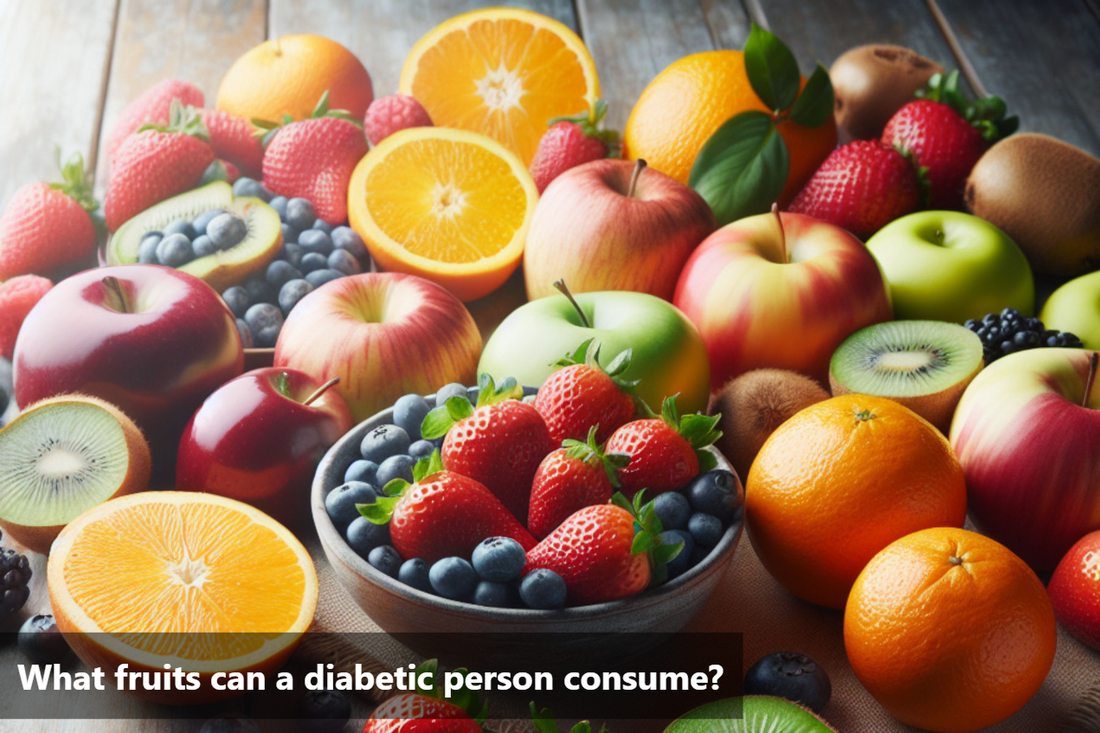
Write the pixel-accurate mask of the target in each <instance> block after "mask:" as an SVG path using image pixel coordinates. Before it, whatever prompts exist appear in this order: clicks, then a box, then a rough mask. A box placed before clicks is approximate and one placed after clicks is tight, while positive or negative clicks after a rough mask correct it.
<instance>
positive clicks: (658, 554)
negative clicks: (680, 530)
mask: <svg viewBox="0 0 1100 733" xmlns="http://www.w3.org/2000/svg"><path fill="white" fill-rule="evenodd" d="M683 550H684V542H683V540H680V541H679V542H676V543H673V544H660V545H657V546H656V547H655V548H653V564H654V565H667V564H668V563H670V562H672V561H673V560H675V559H676V556H677V555H679V554H680V553H681V552H683Z"/></svg>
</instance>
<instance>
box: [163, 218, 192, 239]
mask: <svg viewBox="0 0 1100 733" xmlns="http://www.w3.org/2000/svg"><path fill="white" fill-rule="evenodd" d="M169 234H182V235H183V236H185V237H187V238H188V239H194V238H195V228H194V227H193V226H191V222H190V221H188V220H187V219H174V220H172V221H171V222H170V223H169V224H168V226H166V227H164V236H166V237H167V236H168V235H169Z"/></svg>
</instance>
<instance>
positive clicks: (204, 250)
mask: <svg viewBox="0 0 1100 733" xmlns="http://www.w3.org/2000/svg"><path fill="white" fill-rule="evenodd" d="M191 250H192V251H193V252H194V253H195V257H196V258H198V257H206V256H208V255H212V254H214V253H215V252H217V251H218V248H217V247H215V246H214V240H212V239H211V238H210V237H208V236H206V235H205V234H200V235H199V236H197V237H195V239H194V241H192V242H191Z"/></svg>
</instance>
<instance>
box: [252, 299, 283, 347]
mask: <svg viewBox="0 0 1100 733" xmlns="http://www.w3.org/2000/svg"><path fill="white" fill-rule="evenodd" d="M244 320H245V323H247V324H248V327H249V328H251V329H252V340H253V341H255V342H256V346H258V347H260V348H261V349H264V348H270V347H272V346H274V345H275V342H276V341H277V340H278V339H279V331H281V330H282V329H283V312H282V311H281V310H279V309H278V308H277V307H275V306H273V305H271V303H257V304H256V305H254V306H252V307H251V308H249V309H248V310H247V311H245V314H244Z"/></svg>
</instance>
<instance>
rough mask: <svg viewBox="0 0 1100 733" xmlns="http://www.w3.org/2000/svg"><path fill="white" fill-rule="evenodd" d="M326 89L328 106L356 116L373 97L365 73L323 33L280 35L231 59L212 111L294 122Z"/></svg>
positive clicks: (353, 56) (305, 112) (304, 114)
mask: <svg viewBox="0 0 1100 733" xmlns="http://www.w3.org/2000/svg"><path fill="white" fill-rule="evenodd" d="M326 91H327V92H328V93H329V100H328V106H329V108H330V109H346V110H347V111H348V112H350V113H351V114H352V115H353V116H354V117H356V118H358V119H362V118H363V116H364V115H365V114H366V113H367V107H368V106H369V105H370V103H371V101H373V99H374V92H373V90H372V87H371V80H370V74H368V73H367V70H366V68H365V67H364V66H363V64H362V63H361V62H360V61H359V59H358V58H356V56H355V54H353V53H352V52H351V51H349V50H348V49H346V48H344V47H343V46H341V45H340V44H339V43H337V42H336V41H334V40H332V39H330V38H325V37H323V36H313V35H308V34H303V35H297V36H282V37H281V38H272V39H270V40H267V41H264V42H263V43H261V44H260V45H259V46H256V47H255V48H253V49H251V50H250V51H248V52H246V53H245V54H244V55H243V56H241V57H240V58H239V59H237V60H236V61H234V62H233V65H232V66H231V67H229V71H227V72H226V74H225V77H224V78H223V79H222V83H221V86H220V87H218V109H223V110H225V111H226V112H228V113H230V114H233V115H236V116H237V117H243V118H244V119H246V120H254V119H259V120H271V121H273V122H277V121H279V120H281V119H282V117H283V115H284V114H287V115H290V116H291V117H293V118H294V119H296V120H300V119H303V118H306V117H309V115H310V113H311V112H313V109H314V108H315V107H316V106H317V102H318V101H320V99H321V95H323V94H324V93H325V92H326Z"/></svg>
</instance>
